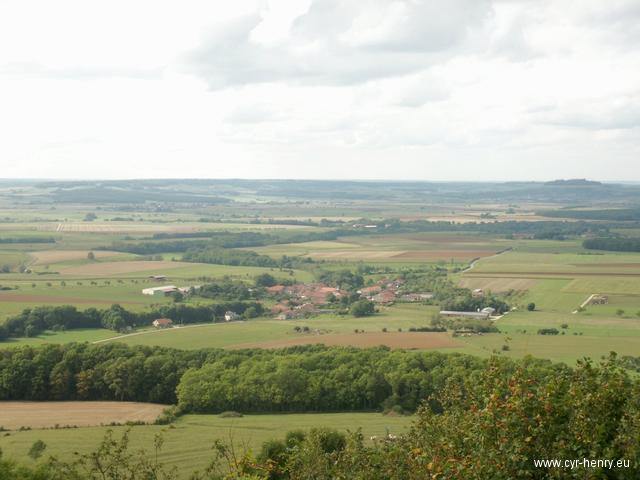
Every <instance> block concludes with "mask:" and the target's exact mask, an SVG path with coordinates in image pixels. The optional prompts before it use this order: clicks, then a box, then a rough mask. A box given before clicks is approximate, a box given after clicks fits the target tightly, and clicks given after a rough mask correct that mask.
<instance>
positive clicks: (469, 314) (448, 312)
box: [440, 310, 489, 319]
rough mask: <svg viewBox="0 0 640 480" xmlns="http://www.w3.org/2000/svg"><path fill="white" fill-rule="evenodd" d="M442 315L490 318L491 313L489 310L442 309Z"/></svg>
mask: <svg viewBox="0 0 640 480" xmlns="http://www.w3.org/2000/svg"><path fill="white" fill-rule="evenodd" d="M440 315H442V316H443V317H466V318H478V319H486V318H489V313H487V312H484V311H483V312H455V311H452V310H442V311H441V312H440Z"/></svg>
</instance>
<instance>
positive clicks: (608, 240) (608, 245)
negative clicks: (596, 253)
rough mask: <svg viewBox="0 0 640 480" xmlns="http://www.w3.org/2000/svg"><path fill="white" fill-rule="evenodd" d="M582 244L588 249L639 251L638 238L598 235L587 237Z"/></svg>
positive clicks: (639, 242) (639, 239)
mask: <svg viewBox="0 0 640 480" xmlns="http://www.w3.org/2000/svg"><path fill="white" fill-rule="evenodd" d="M582 246H583V247H584V248H586V249H589V250H610V251H613V252H640V238H637V237H636V238H629V237H599V238H588V239H587V240H585V241H584V242H582Z"/></svg>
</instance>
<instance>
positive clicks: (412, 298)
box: [400, 293, 433, 302]
mask: <svg viewBox="0 0 640 480" xmlns="http://www.w3.org/2000/svg"><path fill="white" fill-rule="evenodd" d="M432 298H433V293H405V294H404V295H402V296H401V297H400V300H402V301H404V302H422V301H424V300H430V299H432Z"/></svg>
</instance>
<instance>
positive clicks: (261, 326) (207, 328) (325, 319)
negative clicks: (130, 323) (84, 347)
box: [104, 304, 463, 350]
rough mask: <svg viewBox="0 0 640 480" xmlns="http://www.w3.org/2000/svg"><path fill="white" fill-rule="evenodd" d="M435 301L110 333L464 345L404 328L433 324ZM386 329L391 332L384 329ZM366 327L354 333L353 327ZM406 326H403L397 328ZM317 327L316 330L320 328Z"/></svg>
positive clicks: (201, 344) (168, 342)
mask: <svg viewBox="0 0 640 480" xmlns="http://www.w3.org/2000/svg"><path fill="white" fill-rule="evenodd" d="M436 312H437V308H436V307H425V306H421V305H406V304H404V305H403V304H399V305H396V306H393V307H389V308H385V309H382V310H381V312H380V313H379V314H376V315H374V316H372V317H362V318H354V317H352V316H350V315H348V316H340V315H329V314H323V315H319V316H317V317H312V318H308V319H300V320H274V319H256V320H250V321H246V322H229V323H213V324H200V325H187V326H184V327H179V328H170V329H165V330H147V331H144V332H139V333H134V334H129V335H123V336H119V337H118V338H108V339H105V340H104V341H106V342H110V341H118V342H123V343H126V344H128V345H159V346H165V347H174V348H183V349H188V350H191V349H198V348H254V347H255V348H258V347H262V346H265V347H267V348H277V347H280V346H283V347H284V346H289V345H296V344H299V345H301V344H309V343H327V344H334V345H354V346H362V347H370V346H378V345H388V346H389V347H392V348H402V347H403V346H404V348H424V349H434V348H435V349H438V348H455V347H462V346H463V345H461V344H458V343H457V342H454V341H452V339H451V338H444V336H441V335H440V334H436V335H433V336H426V337H424V336H423V335H426V334H422V335H421V334H419V333H416V332H406V330H408V329H409V328H410V327H423V326H427V325H429V322H430V321H431V316H432V315H433V314H434V313H436ZM305 326H306V327H308V328H309V329H310V331H311V333H302V332H297V331H296V330H295V327H300V328H302V327H305ZM383 328H386V329H387V333H384V332H383V331H382V329H383ZM356 329H357V330H359V331H362V332H363V333H358V334H356V333H354V330H356ZM398 329H402V330H404V331H405V332H398ZM316 331H317V332H316Z"/></svg>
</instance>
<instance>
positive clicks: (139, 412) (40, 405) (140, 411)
mask: <svg viewBox="0 0 640 480" xmlns="http://www.w3.org/2000/svg"><path fill="white" fill-rule="evenodd" d="M164 408H166V405H159V404H155V403H137V402H0V426H2V427H4V428H7V429H11V430H15V429H18V428H20V427H30V428H51V427H54V426H56V425H60V426H67V425H69V426H77V427H88V426H91V425H101V424H105V425H107V424H110V423H112V422H115V423H125V422H127V421H142V422H146V423H152V422H154V421H155V419H156V418H158V415H160V413H162V410H163V409H164Z"/></svg>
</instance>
